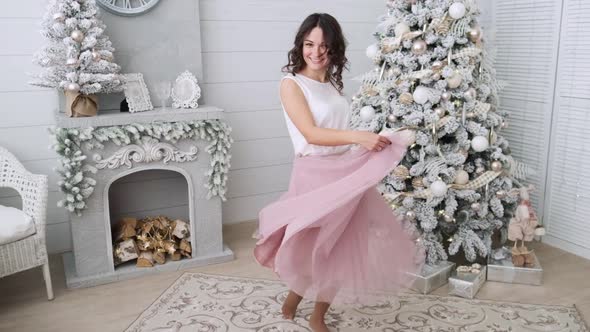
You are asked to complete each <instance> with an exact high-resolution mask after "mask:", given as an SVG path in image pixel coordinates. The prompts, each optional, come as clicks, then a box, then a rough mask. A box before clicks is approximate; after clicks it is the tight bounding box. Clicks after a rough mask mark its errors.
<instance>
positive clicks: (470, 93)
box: [463, 88, 477, 101]
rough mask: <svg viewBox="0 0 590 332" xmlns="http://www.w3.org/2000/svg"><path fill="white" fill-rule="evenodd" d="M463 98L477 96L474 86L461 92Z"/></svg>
mask: <svg viewBox="0 0 590 332" xmlns="http://www.w3.org/2000/svg"><path fill="white" fill-rule="evenodd" d="M463 97H464V98H465V100H468V101H471V100H474V99H475V98H476V97H477V91H476V90H475V89H474V88H469V89H467V91H465V93H463Z"/></svg>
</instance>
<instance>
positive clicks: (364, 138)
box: [356, 131, 391, 151]
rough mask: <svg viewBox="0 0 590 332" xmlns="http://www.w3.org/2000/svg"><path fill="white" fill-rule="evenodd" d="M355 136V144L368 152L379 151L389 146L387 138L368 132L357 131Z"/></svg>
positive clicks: (389, 142)
mask: <svg viewBox="0 0 590 332" xmlns="http://www.w3.org/2000/svg"><path fill="white" fill-rule="evenodd" d="M356 134H357V137H356V143H357V144H360V145H362V146H363V147H365V148H366V149H367V150H370V151H381V150H383V149H384V148H385V147H386V146H387V145H389V144H391V141H390V140H389V139H388V138H387V137H385V136H381V135H379V134H375V133H372V132H369V131H357V132H356Z"/></svg>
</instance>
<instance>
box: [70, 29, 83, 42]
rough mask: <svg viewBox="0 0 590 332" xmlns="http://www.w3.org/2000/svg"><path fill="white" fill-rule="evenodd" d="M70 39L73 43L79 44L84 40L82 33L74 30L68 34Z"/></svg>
mask: <svg viewBox="0 0 590 332" xmlns="http://www.w3.org/2000/svg"><path fill="white" fill-rule="evenodd" d="M70 37H72V39H73V40H75V41H77V42H78V43H79V42H81V41H82V40H84V33H83V32H82V31H80V30H74V31H72V33H71V34H70Z"/></svg>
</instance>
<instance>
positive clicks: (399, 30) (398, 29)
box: [394, 22, 410, 37]
mask: <svg viewBox="0 0 590 332" xmlns="http://www.w3.org/2000/svg"><path fill="white" fill-rule="evenodd" d="M394 32H395V36H396V37H401V36H403V35H404V34H406V33H408V32H410V27H409V26H408V25H407V24H405V23H403V22H401V23H398V24H397V25H396V26H395V30H394Z"/></svg>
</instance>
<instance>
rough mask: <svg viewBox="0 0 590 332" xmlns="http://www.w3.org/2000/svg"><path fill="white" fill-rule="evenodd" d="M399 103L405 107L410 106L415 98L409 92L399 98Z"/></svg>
mask: <svg viewBox="0 0 590 332" xmlns="http://www.w3.org/2000/svg"><path fill="white" fill-rule="evenodd" d="M399 102H400V103H401V104H404V105H409V104H411V103H413V102H414V97H412V94H411V93H409V92H404V93H402V94H401V95H400V96H399Z"/></svg>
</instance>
